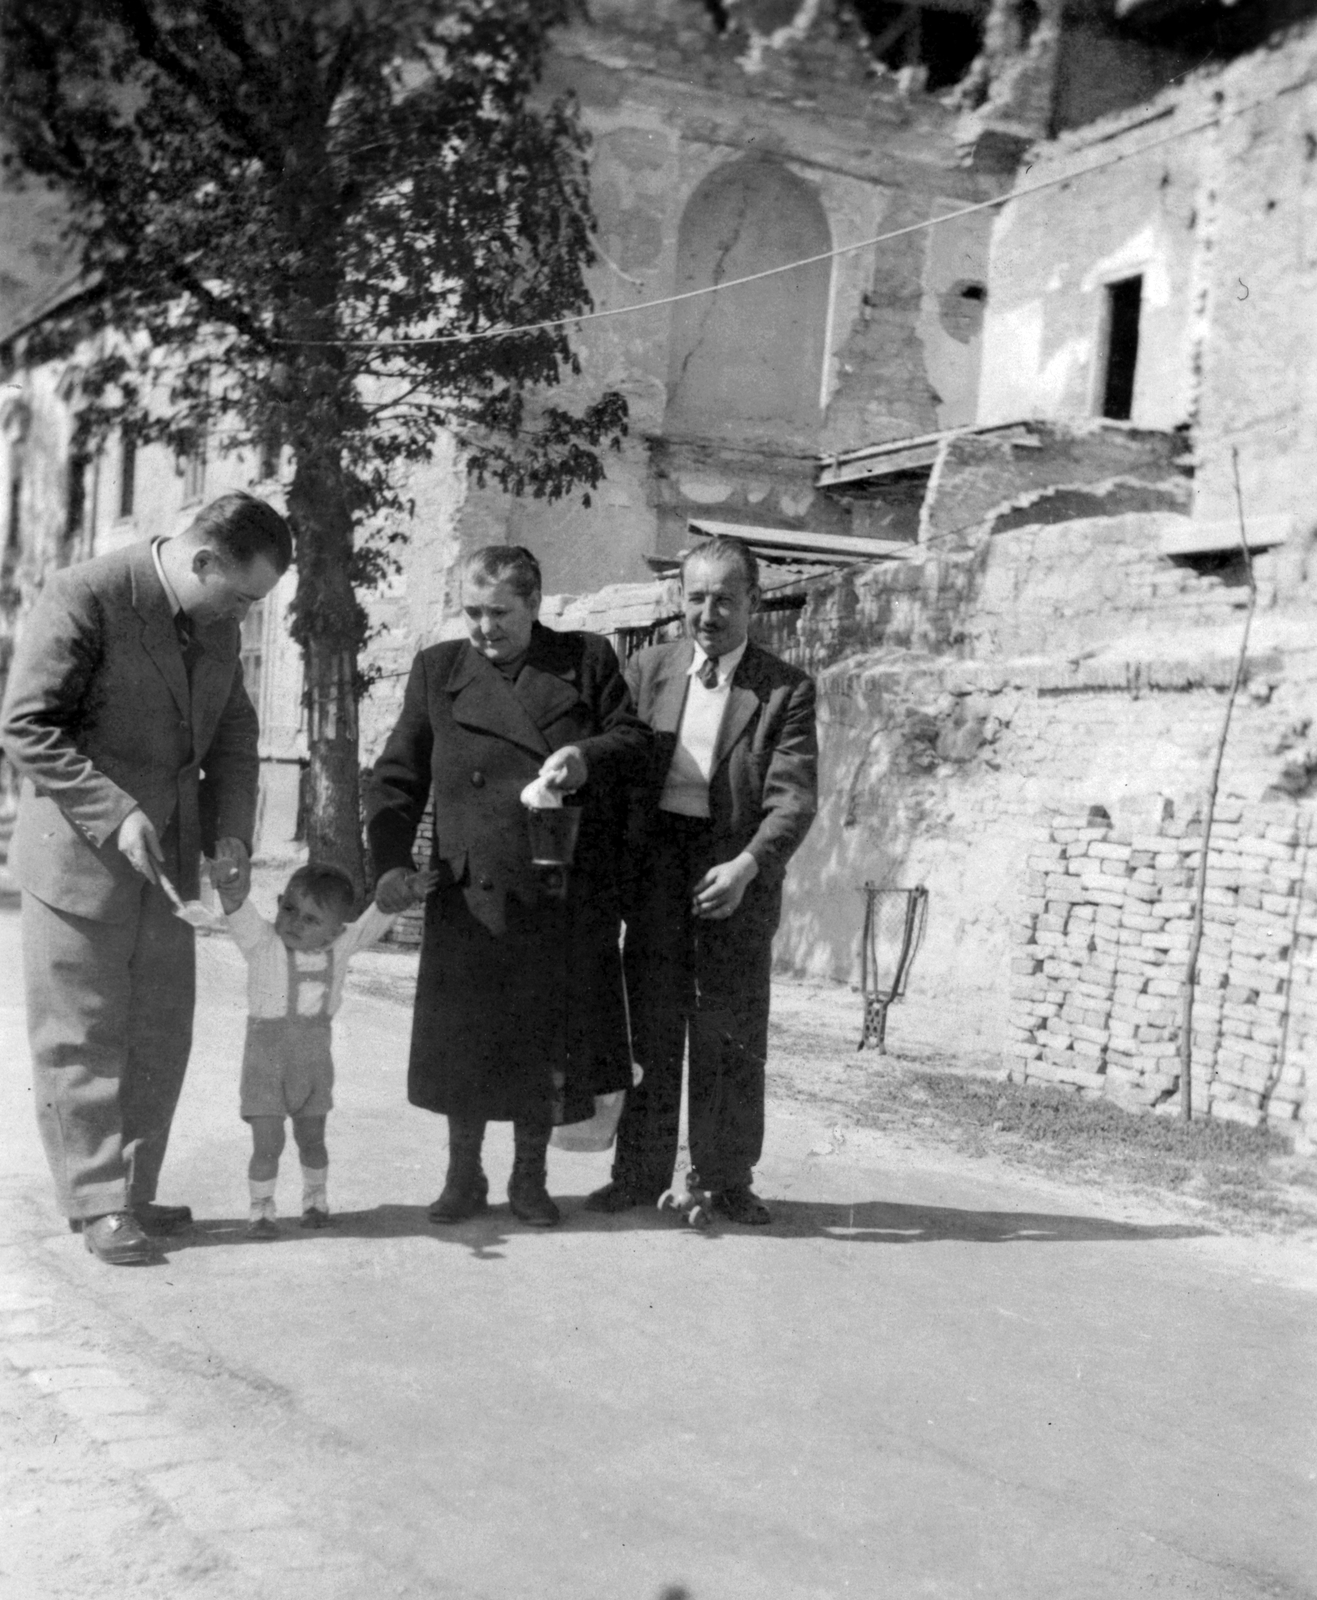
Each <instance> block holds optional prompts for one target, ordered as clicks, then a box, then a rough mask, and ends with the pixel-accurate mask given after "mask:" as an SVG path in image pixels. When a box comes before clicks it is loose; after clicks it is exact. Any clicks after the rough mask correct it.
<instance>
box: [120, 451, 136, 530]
mask: <svg viewBox="0 0 1317 1600" xmlns="http://www.w3.org/2000/svg"><path fill="white" fill-rule="evenodd" d="M136 497H137V441H136V439H134V438H132V437H130V436H129V435H125V436H124V439H123V442H122V444H121V445H120V446H119V515H120V517H131V516H132V514H133V502H134V501H135V499H136Z"/></svg>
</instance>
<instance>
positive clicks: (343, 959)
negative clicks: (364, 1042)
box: [225, 900, 397, 1018]
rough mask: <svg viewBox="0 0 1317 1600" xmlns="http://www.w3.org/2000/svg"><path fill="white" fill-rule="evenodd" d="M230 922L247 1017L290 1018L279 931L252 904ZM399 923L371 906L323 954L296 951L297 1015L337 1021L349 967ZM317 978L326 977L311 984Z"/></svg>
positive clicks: (286, 953)
mask: <svg viewBox="0 0 1317 1600" xmlns="http://www.w3.org/2000/svg"><path fill="white" fill-rule="evenodd" d="M225 920H226V921H227V922H228V925H229V929H230V931H231V932H232V934H233V940H234V943H235V944H236V945H237V946H238V948H239V950H241V951H242V953H243V955H244V956H245V957H246V960H247V1014H248V1015H249V1016H252V1017H261V1018H269V1017H282V1016H286V1015H287V1012H288V956H289V951H288V949H287V947H286V946H285V945H284V942H283V940H282V939H281V938H280V937H279V935H278V934H277V933H276V932H275V931H274V924H273V923H272V922H267V921H266V920H265V918H264V917H263V916H262V915H261V914H260V912H259V911H257V910H256V908H255V907H254V906H253V905H252V903H251V901H250V900H244V901H243V903H242V904H241V905H240V906H239V907H238V909H237V910H236V911H230V912H228V913H227V915H226V918H225ZM396 921H397V918H396V917H395V916H390V915H389V914H388V913H386V912H383V911H380V910H379V909H378V908H377V907H375V906H373V905H372V906H368V907H367V908H366V910H365V911H363V912H362V914H361V915H360V916H359V917H358V918H357V920H356V921H355V922H349V923H348V924H347V926H346V927H345V928H344V929H343V931H342V933H340V934H339V936H338V938H337V939H335V940H334V942H333V943H332V944H331V945H328V946H327V947H326V948H325V949H324V950H294V951H293V952H292V958H293V962H294V964H295V965H296V967H297V970H298V972H299V973H300V974H301V975H302V981H301V983H299V984H298V986H297V1010H298V1015H299V1016H304V1017H315V1016H320V1015H324V1016H330V1017H332V1016H333V1015H334V1013H335V1012H336V1011H337V1010H338V1008H339V1006H340V1005H341V1004H342V1003H343V980H344V978H345V977H346V976H347V970H348V962H349V961H350V960H351V959H352V957H353V956H354V955H356V953H357V951H358V950H364V949H366V947H367V946H368V945H372V944H374V943H375V941H376V940H377V939H379V938H382V937H383V936H384V934H385V933H387V932H388V930H389V929H390V928H391V927H392V926H393V924H394V923H395V922H396ZM331 951H332V952H333V957H334V959H333V963H332V966H333V980H332V982H331V983H330V984H329V998H328V1003H327V1004H326V1003H324V1002H325V987H326V984H325V981H324V980H325V979H327V978H328V977H329V975H330V966H331V963H330V952H331ZM315 973H319V974H321V978H322V981H321V982H320V983H316V982H314V981H307V980H308V979H311V978H312V974H315Z"/></svg>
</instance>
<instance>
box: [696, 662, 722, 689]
mask: <svg viewBox="0 0 1317 1600" xmlns="http://www.w3.org/2000/svg"><path fill="white" fill-rule="evenodd" d="M695 676H696V677H697V678H698V679H699V680H700V682H701V683H702V684H703V685H704V687H705V688H706V689H716V688H717V687H718V658H717V657H716V656H705V658H704V664H703V666H701V668H700V670H699V671H698V672H697V673H696V674H695Z"/></svg>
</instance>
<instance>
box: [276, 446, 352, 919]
mask: <svg viewBox="0 0 1317 1600" xmlns="http://www.w3.org/2000/svg"><path fill="white" fill-rule="evenodd" d="M288 515H289V521H290V522H291V524H292V527H293V533H294V536H295V538H296V541H297V594H296V596H295V598H294V600H293V637H294V638H295V639H296V640H297V642H298V644H299V645H300V646H301V649H302V663H303V667H304V671H305V706H306V714H307V723H306V726H307V746H308V753H309V755H310V758H311V772H310V780H311V781H310V785H309V807H308V813H307V819H306V831H307V843H308V846H309V849H310V855H311V859H312V860H314V861H323V862H329V863H332V865H334V866H336V867H341V868H342V869H343V870H344V871H345V872H346V873H347V874H348V875H349V877H350V878H351V879H352V882H353V884H354V885H355V886H356V888H357V891H358V893H360V892H361V891H362V889H363V888H364V886H365V864H364V856H363V852H362V841H361V800H360V789H361V784H360V767H359V757H358V752H357V652H358V650H359V648H360V646H361V642H362V639H363V637H364V631H365V630H364V624H365V615H364V613H363V611H362V609H361V606H360V605H359V604H358V602H357V599H356V596H355V594H354V593H353V589H352V580H351V572H352V516H351V513H350V511H349V510H348V505H347V500H346V496H345V494H344V484H343V479H342V475H341V473H340V471H339V465H338V461H337V459H336V457H334V456H326V455H320V456H318V457H313V458H309V459H308V458H307V457H306V456H301V455H299V458H298V461H297V467H296V470H295V472H294V475H293V482H292V486H291V488H290V490H289V493H288Z"/></svg>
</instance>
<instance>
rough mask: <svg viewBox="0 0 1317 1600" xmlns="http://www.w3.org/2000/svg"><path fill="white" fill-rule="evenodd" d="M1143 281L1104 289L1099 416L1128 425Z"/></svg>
mask: <svg viewBox="0 0 1317 1600" xmlns="http://www.w3.org/2000/svg"><path fill="white" fill-rule="evenodd" d="M1142 302H1143V279H1142V278H1141V277H1139V278H1122V279H1121V280H1120V282H1119V283H1109V284H1108V285H1107V307H1106V314H1107V339H1106V345H1107V349H1106V374H1105V377H1104V380H1103V385H1102V415H1103V416H1104V417H1110V418H1112V420H1113V421H1117V422H1128V421H1129V418H1130V414H1131V412H1132V411H1133V409H1134V369H1135V367H1136V366H1137V365H1138V360H1139V309H1140V306H1141V305H1142Z"/></svg>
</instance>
